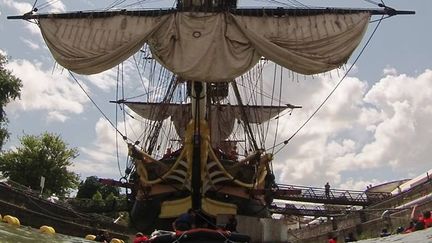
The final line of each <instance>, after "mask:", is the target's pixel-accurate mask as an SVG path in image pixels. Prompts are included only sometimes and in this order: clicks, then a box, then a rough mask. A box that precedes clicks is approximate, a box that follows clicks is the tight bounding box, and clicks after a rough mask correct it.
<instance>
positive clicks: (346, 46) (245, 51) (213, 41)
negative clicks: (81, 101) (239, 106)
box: [39, 11, 370, 82]
mask: <svg viewBox="0 0 432 243" xmlns="http://www.w3.org/2000/svg"><path fill="white" fill-rule="evenodd" d="M369 19H370V13H369V12H367V11H365V12H356V13H343V14H342V13H333V14H332V13H326V14H314V15H310V16H308V15H301V16H292V15H282V16H262V17H252V16H240V15H235V14H232V13H228V12H224V13H202V12H198V13H192V12H174V13H169V14H165V15H161V16H131V15H126V14H122V13H121V12H119V13H118V14H115V15H107V16H106V17H103V16H99V17H97V18H92V17H88V16H87V17H85V18H78V17H74V18H66V17H63V18H55V17H49V18H41V19H39V25H40V28H41V32H42V35H43V37H44V39H45V41H46V43H47V45H48V47H49V49H50V50H51V52H52V54H53V56H54V58H55V59H56V61H57V62H58V63H59V64H60V65H62V66H64V67H65V68H67V69H70V70H72V71H74V72H77V73H80V74H94V73H99V72H102V71H104V70H107V69H109V68H112V67H114V66H115V65H117V64H119V63H120V62H122V61H124V60H125V59H127V58H128V57H130V56H131V55H133V54H134V53H135V52H137V51H138V50H139V48H140V47H141V46H142V45H143V44H144V43H147V44H148V45H149V46H150V48H151V50H152V54H153V56H154V57H155V58H156V59H157V60H158V61H159V62H160V63H161V64H162V65H164V66H165V67H166V68H167V69H168V70H170V71H172V72H173V73H175V74H177V75H179V76H181V77H182V78H184V79H187V80H199V81H207V82H218V81H226V80H232V79H234V78H236V77H238V76H240V75H241V74H243V73H245V72H246V71H248V70H249V69H250V68H252V67H253V66H254V65H255V64H256V63H257V62H258V61H259V59H260V58H261V57H262V56H264V57H266V58H268V59H269V60H271V61H274V62H275V63H277V64H279V65H281V66H283V67H286V68H288V69H291V70H293V71H295V72H298V73H302V74H315V73H320V72H325V71H328V70H332V69H334V68H337V67H339V66H340V65H342V64H344V63H345V62H346V61H347V60H348V58H349V56H350V55H351V53H352V52H353V51H354V49H355V48H356V47H357V45H358V44H359V42H360V41H361V38H362V36H363V34H364V32H365V30H366V27H367V24H368V22H369Z"/></svg>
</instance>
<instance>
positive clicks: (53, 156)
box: [0, 132, 79, 196]
mask: <svg viewBox="0 0 432 243" xmlns="http://www.w3.org/2000/svg"><path fill="white" fill-rule="evenodd" d="M19 140H20V142H21V146H19V147H18V148H16V149H14V150H9V151H6V152H4V153H3V154H1V155H0V171H1V172H2V173H3V175H5V176H7V177H9V179H11V180H13V181H16V182H18V183H21V184H23V185H25V186H29V187H30V188H31V189H34V190H40V178H41V176H44V177H45V187H44V192H46V194H51V193H56V194H57V195H59V196H64V195H65V194H66V193H67V192H68V191H69V190H70V189H75V188H77V186H78V182H79V177H78V175H77V174H75V173H74V172H70V171H68V166H71V165H72V159H75V158H76V157H77V156H78V150H77V149H76V148H72V149H71V148H68V146H67V144H66V143H65V142H64V141H63V140H62V139H61V138H60V137H59V136H58V135H55V134H51V133H47V132H46V133H44V134H42V135H40V136H33V135H24V136H23V137H21V138H20V139H19Z"/></svg>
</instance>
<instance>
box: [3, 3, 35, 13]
mask: <svg viewBox="0 0 432 243" xmlns="http://www.w3.org/2000/svg"><path fill="white" fill-rule="evenodd" d="M0 2H1V3H3V4H4V5H6V6H8V7H10V8H12V9H14V10H15V12H16V13H17V14H25V13H28V12H30V11H31V10H32V7H33V5H31V4H30V3H26V2H19V1H14V0H0Z"/></svg>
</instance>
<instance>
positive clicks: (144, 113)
mask: <svg viewBox="0 0 432 243" xmlns="http://www.w3.org/2000/svg"><path fill="white" fill-rule="evenodd" d="M125 104H126V105H127V106H128V107H129V108H130V109H132V110H133V111H134V112H135V113H137V114H138V115H140V116H141V117H143V118H144V119H147V120H153V121H161V120H164V119H167V118H169V117H171V120H172V122H173V123H174V126H175V128H176V132H177V134H178V135H179V137H180V138H184V132H185V129H186V125H187V123H188V122H189V121H190V119H191V107H190V104H160V103H133V102H126V103H125ZM241 109H244V112H245V113H246V119H247V122H249V123H263V122H266V121H268V120H270V119H271V118H273V117H275V116H276V115H278V114H279V113H281V112H282V111H284V110H285V109H288V107H282V106H244V107H243V108H240V107H239V106H233V105H212V106H211V121H210V124H211V140H212V144H214V145H215V144H218V143H219V142H220V141H223V140H225V139H227V138H228V137H229V135H230V134H231V133H232V131H233V128H234V124H235V120H236V119H237V120H244V119H243V117H242V115H241Z"/></svg>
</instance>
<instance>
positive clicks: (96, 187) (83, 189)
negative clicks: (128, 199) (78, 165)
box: [76, 176, 120, 199]
mask: <svg viewBox="0 0 432 243" xmlns="http://www.w3.org/2000/svg"><path fill="white" fill-rule="evenodd" d="M97 191H98V192H99V193H100V194H101V195H102V198H105V199H106V198H107V196H108V195H110V194H111V193H112V194H113V196H116V197H118V196H119V195H120V191H119V189H118V188H117V187H114V186H109V185H104V184H102V183H100V182H99V178H98V177H97V176H89V177H87V178H86V180H85V181H84V182H81V183H80V185H79V186H78V193H77V196H76V197H77V198H89V199H90V198H92V197H93V195H94V194H95V193H96V192H97Z"/></svg>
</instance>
